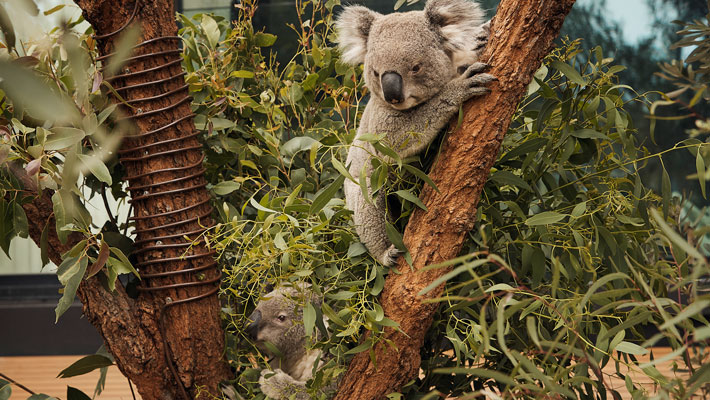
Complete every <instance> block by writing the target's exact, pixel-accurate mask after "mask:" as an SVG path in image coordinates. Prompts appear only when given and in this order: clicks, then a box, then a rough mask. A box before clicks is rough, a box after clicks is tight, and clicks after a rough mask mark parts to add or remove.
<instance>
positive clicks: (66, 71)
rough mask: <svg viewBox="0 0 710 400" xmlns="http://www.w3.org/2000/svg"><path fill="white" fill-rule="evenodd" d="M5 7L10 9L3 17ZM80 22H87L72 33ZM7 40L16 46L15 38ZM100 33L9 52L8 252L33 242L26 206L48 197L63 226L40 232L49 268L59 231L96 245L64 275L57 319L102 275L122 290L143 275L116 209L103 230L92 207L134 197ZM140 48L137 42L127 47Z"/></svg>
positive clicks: (67, 262)
mask: <svg viewBox="0 0 710 400" xmlns="http://www.w3.org/2000/svg"><path fill="white" fill-rule="evenodd" d="M26 3H28V4H32V5H34V3H33V2H31V1H28V2H26ZM4 7H5V6H4V5H2V4H0V9H3V12H4V11H5V10H4ZM53 10H54V11H56V9H53ZM53 10H48V11H47V13H51V12H53ZM79 22H81V18H80V19H79V20H77V21H70V22H68V24H67V27H68V28H71V27H72V26H73V25H75V24H77V23H79ZM4 33H5V38H6V39H7V38H8V31H4ZM90 33H91V30H89V31H88V32H85V33H83V34H79V33H76V32H73V31H70V30H59V29H55V30H54V31H53V32H52V33H51V34H50V35H49V36H48V37H46V38H44V39H42V40H40V41H38V42H37V43H30V44H27V45H23V46H21V47H20V46H17V47H14V48H13V46H10V43H5V44H3V45H2V46H0V47H2V48H7V49H8V50H7V51H5V52H4V53H2V56H0V81H1V82H0V89H1V90H0V134H2V141H1V142H0V163H2V165H3V168H1V169H0V247H1V248H2V249H3V251H4V252H5V253H6V254H8V251H9V246H10V241H11V240H12V239H13V238H14V237H15V236H19V237H24V238H26V237H27V236H28V232H29V230H28V223H29V222H28V220H27V216H26V215H25V212H24V210H23V208H22V205H23V204H25V203H27V202H30V201H31V200H32V197H33V196H35V195H36V194H37V192H41V191H44V190H54V193H53V195H52V204H53V211H54V217H55V219H56V226H49V225H48V224H46V221H43V223H45V225H43V226H41V227H40V229H42V232H43V233H42V243H40V245H41V247H42V252H43V257H42V259H43V263H45V264H46V263H47V262H48V259H47V257H46V254H47V253H46V250H47V249H46V247H47V234H48V232H49V230H50V229H51V230H56V232H57V235H58V237H59V238H60V240H62V241H63V242H65V241H66V240H67V237H68V236H69V234H70V233H71V232H80V233H82V234H84V235H85V237H86V240H83V241H81V242H80V243H79V244H78V245H77V246H75V247H74V248H73V249H72V250H71V251H69V252H68V253H67V254H66V255H64V257H63V263H62V264H61V265H60V267H59V270H58V277H59V280H60V281H61V283H62V284H63V285H64V286H65V288H64V291H63V296H62V299H61V300H60V302H59V304H58V306H57V309H56V314H57V318H59V316H61V315H62V313H63V312H64V311H66V309H67V308H68V307H69V306H70V305H71V303H72V302H73V301H74V297H75V294H76V289H77V287H78V285H79V283H80V282H81V280H82V279H83V278H84V277H85V276H92V275H95V274H97V273H99V272H100V271H101V274H102V275H103V276H105V277H106V278H107V279H104V280H102V281H103V282H104V283H105V284H106V287H107V288H108V289H111V290H113V288H114V287H115V284H116V277H117V276H118V275H119V274H125V273H131V272H132V273H135V270H134V269H133V267H132V266H131V263H130V262H129V261H128V259H127V257H126V254H129V253H130V251H131V246H130V243H132V242H131V241H130V240H129V239H128V238H127V237H126V236H125V225H126V223H125V222H124V223H123V224H122V226H120V228H124V233H123V234H121V233H119V226H118V221H115V218H114V217H113V211H114V210H107V212H108V215H109V216H110V219H111V220H112V221H110V223H107V224H105V225H103V226H98V225H97V224H96V222H95V221H94V220H93V218H92V214H91V213H90V212H89V209H90V208H91V207H93V206H89V205H88V202H89V201H90V199H92V198H96V199H98V198H99V196H100V197H103V198H104V200H105V199H106V197H107V190H109V189H111V190H112V191H113V193H114V197H115V198H116V199H121V198H125V197H126V194H125V193H124V192H123V189H122V186H121V174H122V171H121V169H120V168H119V167H118V163H117V160H116V157H115V149H116V148H118V145H119V143H120V140H121V137H122V134H123V132H126V131H127V129H129V127H127V126H121V125H119V124H116V123H115V122H114V118H113V114H114V111H115V110H116V105H111V104H110V103H109V99H108V97H107V96H105V95H104V94H102V92H101V90H100V89H101V87H106V88H109V89H110V85H109V84H108V82H106V81H104V80H103V76H102V74H101V72H100V67H101V66H100V65H97V64H96V63H94V62H92V60H93V59H94V58H95V52H96V50H95V48H94V46H95V41H94V40H93V39H92V38H91V37H90V35H89V34H90ZM10 36H12V35H10ZM130 47H131V43H126V44H124V45H122V49H123V48H130ZM119 50H120V49H119ZM23 177H24V180H23ZM97 195H99V196H97ZM100 201H101V200H100ZM103 203H104V204H106V202H105V201H104V202H103ZM33 222H35V221H33ZM127 244H129V245H127ZM102 249H103V250H102ZM109 250H110V251H109ZM87 266H90V268H88V271H89V274H88V275H86V271H87Z"/></svg>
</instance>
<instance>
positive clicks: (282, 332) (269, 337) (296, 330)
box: [246, 287, 305, 357]
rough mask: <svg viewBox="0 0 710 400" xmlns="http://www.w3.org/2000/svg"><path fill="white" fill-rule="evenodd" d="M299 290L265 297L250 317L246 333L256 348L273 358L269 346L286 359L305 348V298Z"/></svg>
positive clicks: (269, 294)
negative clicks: (267, 344) (267, 345)
mask: <svg viewBox="0 0 710 400" xmlns="http://www.w3.org/2000/svg"><path fill="white" fill-rule="evenodd" d="M300 296H301V297H300V302H299V293H298V291H297V289H295V288H284V287H279V288H276V289H275V290H274V291H272V292H270V293H268V294H266V295H264V296H263V300H261V301H259V304H258V305H257V306H256V309H255V310H254V312H253V313H252V314H251V315H250V316H249V322H248V325H247V327H246V332H247V333H248V334H249V336H250V338H251V339H252V340H253V341H254V343H255V344H256V346H257V347H258V348H259V349H260V350H262V351H264V352H265V353H266V354H268V355H269V356H270V357H273V356H274V355H275V354H271V353H270V352H269V350H268V348H267V347H266V346H265V345H264V344H265V343H266V342H270V343H271V344H273V345H274V346H275V347H276V348H277V349H278V350H279V351H280V352H281V353H282V354H283V355H286V356H287V355H288V354H289V353H291V352H293V351H296V350H302V349H303V348H304V347H305V330H304V328H303V306H302V302H303V295H302V294H301V295H300Z"/></svg>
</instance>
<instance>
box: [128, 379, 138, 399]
mask: <svg viewBox="0 0 710 400" xmlns="http://www.w3.org/2000/svg"><path fill="white" fill-rule="evenodd" d="M126 380H127V381H128V387H129V388H131V396H133V400H136V393H135V392H134V391H133V384H131V380H130V379H129V378H126Z"/></svg>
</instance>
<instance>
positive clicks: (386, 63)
mask: <svg viewBox="0 0 710 400" xmlns="http://www.w3.org/2000/svg"><path fill="white" fill-rule="evenodd" d="M483 15H484V14H483V11H482V9H481V7H480V6H479V5H478V4H477V3H475V2H474V1H467V0H428V1H427V3H426V5H425V7H424V10H423V11H409V12H404V13H392V14H388V15H382V14H379V13H377V12H374V11H372V10H370V9H368V8H365V7H362V6H349V7H345V9H344V11H343V12H342V14H341V15H340V16H339V17H338V20H337V22H336V28H337V30H338V41H339V48H340V50H341V52H342V59H343V61H345V62H347V63H350V64H354V65H358V64H361V63H364V76H365V85H366V86H367V87H368V89H369V90H370V92H371V95H370V100H369V102H368V103H367V106H366V107H365V111H364V113H363V115H362V120H361V121H360V126H359V128H358V131H357V136H356V137H355V140H354V142H353V144H352V146H351V147H350V150H349V152H348V157H347V164H349V167H348V168H349V172H350V174H351V175H352V176H360V173H361V170H362V169H363V168H364V169H365V175H366V176H367V186H368V190H371V189H370V188H371V185H370V179H369V177H370V175H371V174H372V165H371V162H370V160H371V158H372V157H373V155H376V156H382V155H381V154H378V152H377V151H376V150H375V148H374V146H373V145H372V144H371V143H368V142H366V141H363V140H360V139H359V137H361V136H362V135H363V134H385V139H384V140H385V142H386V144H387V145H388V146H389V147H390V148H392V149H393V150H395V151H396V152H397V153H398V155H399V156H400V157H401V158H405V157H409V156H412V155H415V154H417V153H419V152H421V151H422V150H424V149H425V148H426V147H427V146H428V145H429V144H430V143H431V142H432V140H434V138H435V137H436V135H437V134H438V133H439V131H440V130H441V129H442V128H443V127H445V126H446V124H447V123H448V122H449V120H450V119H451V117H452V116H454V115H455V114H456V112H457V111H458V110H459V107H460V106H461V104H462V103H463V102H464V101H466V100H468V99H470V98H471V97H473V96H478V95H482V94H485V93H487V92H488V91H489V89H487V88H486V87H484V85H485V84H487V83H489V82H491V81H493V80H494V79H495V78H494V77H493V76H492V75H489V74H486V73H484V72H483V71H484V70H485V69H486V68H487V65H486V64H484V63H480V62H476V61H477V58H478V54H479V53H480V51H481V50H482V49H483V47H484V46H485V43H486V41H487V38H488V29H489V25H488V24H485V25H482V22H483ZM344 190H345V203H346V206H347V207H348V208H349V209H350V210H352V211H353V213H354V214H353V221H354V223H355V229H356V231H357V233H358V235H359V236H360V241H361V242H362V243H363V244H364V245H365V247H367V249H368V251H369V252H370V253H371V254H372V255H373V257H375V258H376V259H377V260H379V261H380V262H381V263H382V264H384V265H387V266H391V265H393V264H394V263H395V262H396V259H397V256H398V255H399V251H398V250H397V249H396V248H395V247H394V246H393V245H392V244H391V243H390V241H389V240H388V239H387V234H386V231H385V219H386V218H387V216H386V211H385V197H384V194H382V193H381V192H380V193H379V194H378V195H377V196H376V197H375V198H374V199H373V202H372V203H370V202H368V201H367V200H366V199H365V196H363V193H362V191H361V189H360V186H359V185H358V184H356V183H355V182H352V181H350V180H346V181H345V188H344Z"/></svg>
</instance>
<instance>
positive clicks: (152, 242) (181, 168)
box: [24, 0, 230, 400]
mask: <svg viewBox="0 0 710 400" xmlns="http://www.w3.org/2000/svg"><path fill="white" fill-rule="evenodd" d="M76 2H77V4H78V5H79V6H80V7H81V9H82V10H83V13H84V17H85V19H86V20H87V21H88V22H89V23H91V25H92V26H93V27H94V30H95V32H96V35H97V45H98V48H99V52H100V54H101V55H102V56H104V55H108V54H110V53H111V52H112V51H114V47H113V43H114V41H115V39H116V38H117V37H118V36H119V35H110V36H107V37H105V38H101V36H102V35H106V34H108V33H112V32H115V31H117V30H120V29H121V27H122V26H124V24H125V23H126V22H127V21H130V20H131V19H132V20H133V21H135V22H136V23H137V25H139V26H140V27H141V29H142V31H141V32H142V40H141V41H147V40H150V39H155V38H160V37H165V36H175V35H176V34H177V25H176V23H175V12H174V9H173V2H172V0H155V1H140V0H133V1H110V0H77V1H76ZM134 6H135V8H134ZM134 13H135V15H134ZM132 16H133V17H132ZM179 49H180V41H179V39H178V40H176V39H175V38H168V39H157V40H154V41H151V42H149V43H146V44H144V45H141V46H138V47H137V48H136V49H135V50H134V53H133V54H132V56H135V55H145V54H149V53H160V54H159V55H153V56H148V57H142V58H141V57H138V58H136V59H134V60H133V61H131V62H130V63H129V64H127V65H128V66H127V67H126V68H124V69H122V70H121V72H119V74H126V73H130V72H131V71H133V72H136V71H144V70H148V69H151V70H150V71H149V72H144V73H140V74H136V75H134V76H126V77H120V76H117V77H116V79H115V80H112V81H111V84H112V85H113V86H114V88H116V90H117V91H118V92H119V93H120V94H121V96H122V97H123V98H124V99H125V100H126V101H127V102H129V103H131V101H134V102H133V103H131V104H133V105H134V106H135V109H130V108H128V107H124V109H125V111H126V112H127V113H128V114H129V115H130V116H132V117H131V118H132V119H133V120H134V121H135V124H136V125H137V127H138V131H139V133H138V136H137V137H134V138H124V141H123V145H122V149H121V151H119V154H121V157H122V158H121V162H122V164H123V166H124V168H125V170H126V175H127V176H128V178H127V179H128V184H129V190H131V191H132V203H133V209H134V216H135V221H136V224H135V225H136V226H135V227H136V232H137V237H136V249H139V251H138V252H137V258H138V263H137V264H136V266H137V267H139V269H140V272H141V276H142V282H141V286H142V288H143V291H141V292H140V295H139V297H138V298H137V299H132V298H130V297H128V296H127V294H126V292H125V290H124V289H123V287H121V285H117V288H116V291H115V292H113V293H111V292H109V291H107V290H106V289H104V288H103V286H102V284H101V282H100V281H99V279H98V278H96V277H94V278H90V279H88V280H85V281H83V282H82V284H81V285H80V287H79V290H78V293H77V294H78V297H79V298H80V300H81V301H82V303H83V304H84V314H85V315H86V316H87V318H88V320H89V321H90V322H91V323H92V324H93V325H94V326H95V327H96V328H97V329H98V331H99V333H100V334H101V335H102V336H103V338H104V341H105V343H106V346H107V348H108V349H109V351H110V352H111V353H112V354H113V355H114V357H115V359H116V364H117V365H118V367H119V369H120V370H121V371H122V372H123V374H124V375H126V376H127V377H128V378H130V379H131V381H133V383H134V384H135V385H136V387H137V389H138V392H139V393H140V395H141V396H142V397H143V399H146V400H147V399H176V398H184V397H189V398H194V397H196V395H197V389H198V387H199V388H201V389H204V390H206V391H209V392H211V393H212V394H215V395H217V394H218V393H219V392H218V391H219V387H218V384H219V382H220V381H222V380H225V379H228V378H229V376H230V372H229V368H228V366H227V364H226V363H225V362H224V361H223V360H222V354H223V352H224V335H223V331H222V328H221V326H220V320H219V301H218V299H217V296H216V295H215V292H216V285H218V283H219V272H218V270H217V269H216V268H212V266H213V265H214V260H213V257H212V256H211V253H210V251H209V249H207V248H206V247H205V246H204V244H203V243H202V242H197V243H196V244H195V245H193V246H189V243H190V242H189V241H187V240H186V239H185V238H184V236H185V234H187V233H189V237H190V238H193V239H194V238H196V237H197V236H198V235H199V233H201V232H202V231H204V229H205V227H209V226H211V224H212V221H211V219H210V211H211V208H210V201H209V199H210V197H209V193H208V192H207V190H206V188H205V185H206V181H205V179H204V175H203V172H204V170H202V163H201V160H202V158H203V154H202V151H201V145H200V143H199V142H198V140H197V138H196V135H195V127H194V124H193V121H192V113H191V110H190V101H189V100H190V99H189V97H188V90H187V86H186V85H185V82H184V80H183V75H184V74H182V68H181V66H180V61H179V60H180V59H181V56H180V52H179ZM169 62H172V63H169ZM166 63H169V64H168V65H164V64H166ZM104 65H106V61H104ZM152 68H155V69H154V70H152ZM153 81H161V82H160V83H153V84H147V85H141V84H145V83H147V82H153ZM134 85H138V86H137V87H135V88H126V89H122V88H125V87H127V86H134ZM165 93H170V94H168V95H167V96H160V95H162V94H165ZM156 96H158V98H154V97H156ZM136 100H137V101H136ZM153 110H159V111H157V112H155V113H151V111H153ZM173 122H175V123H173ZM151 131H156V132H154V133H151ZM157 153H160V154H157ZM156 171H158V172H156ZM48 192H49V191H45V192H44V193H42V194H41V195H40V196H38V197H37V198H35V200H34V201H33V202H32V203H29V204H26V205H25V206H24V209H25V212H26V213H27V216H28V219H29V220H30V221H32V223H31V224H30V228H31V232H30V234H31V236H32V238H33V239H34V240H35V241H36V242H37V243H39V241H40V240H39V239H40V235H41V229H42V227H44V226H45V225H46V224H49V226H50V228H52V229H49V232H50V234H49V247H50V249H49V255H50V258H51V259H52V261H54V262H55V263H57V264H59V263H60V262H61V256H60V254H61V253H62V252H64V251H66V250H67V249H68V248H70V247H71V246H72V245H73V244H74V243H76V242H78V241H79V240H80V239H81V238H80V237H77V236H76V235H73V236H71V237H70V240H69V241H68V243H67V244H61V242H59V240H58V238H57V237H56V233H55V230H54V229H53V228H54V217H53V215H52V211H51V210H52V202H51V199H50V194H49V193H48ZM166 245H167V246H166ZM187 269H195V270H196V271H193V272H185V271H183V270H187ZM165 272H169V274H167V275H160V274H162V273H165ZM156 274H158V275H157V276H156ZM151 275H152V277H151ZM185 283H187V285H185ZM164 285H172V286H171V287H170V288H166V289H158V290H155V288H156V286H164ZM151 289H153V290H151ZM190 297H199V299H196V300H195V301H190V302H188V303H184V304H183V303H181V302H180V300H184V299H188V298H190ZM175 375H178V376H179V378H180V382H179V383H178V382H177V381H176V379H175V378H174V376H175Z"/></svg>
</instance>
